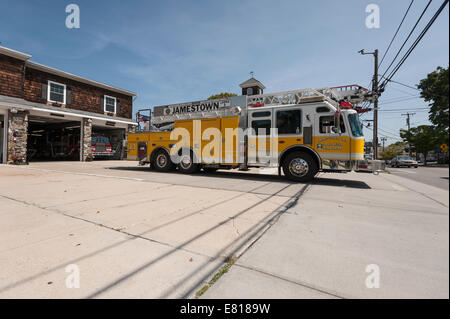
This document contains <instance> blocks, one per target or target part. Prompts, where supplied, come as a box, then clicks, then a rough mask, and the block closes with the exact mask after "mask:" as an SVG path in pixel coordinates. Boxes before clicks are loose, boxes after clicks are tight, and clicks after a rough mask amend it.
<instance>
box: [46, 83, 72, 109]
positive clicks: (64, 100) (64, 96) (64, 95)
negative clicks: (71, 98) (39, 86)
mask: <svg viewBox="0 0 450 319" xmlns="http://www.w3.org/2000/svg"><path fill="white" fill-rule="evenodd" d="M51 84H56V85H60V86H62V87H64V93H63V101H62V102H60V101H53V100H51V99H50V86H51ZM66 93H67V86H66V85H65V84H62V83H58V82H55V81H50V80H48V81H47V101H48V102H52V103H58V104H66Z"/></svg>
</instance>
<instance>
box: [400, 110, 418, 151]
mask: <svg viewBox="0 0 450 319" xmlns="http://www.w3.org/2000/svg"><path fill="white" fill-rule="evenodd" d="M415 114H416V113H409V112H406V113H404V114H402V116H406V125H407V126H408V135H409V131H410V130H411V120H410V117H411V116H413V115H415ZM408 146H409V156H411V155H412V151H411V144H408Z"/></svg>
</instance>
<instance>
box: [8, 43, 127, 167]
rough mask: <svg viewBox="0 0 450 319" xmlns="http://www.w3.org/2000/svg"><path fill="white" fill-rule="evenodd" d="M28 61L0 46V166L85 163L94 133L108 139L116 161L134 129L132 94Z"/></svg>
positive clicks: (18, 53)
mask: <svg viewBox="0 0 450 319" xmlns="http://www.w3.org/2000/svg"><path fill="white" fill-rule="evenodd" d="M30 58H31V56H30V55H28V54H25V53H22V52H18V51H15V50H11V49H9V48H5V47H2V46H0V163H2V162H3V163H6V162H17V163H26V162H28V161H32V160H55V159H56V160H57V159H61V160H69V159H71V160H80V161H86V160H89V159H91V158H92V146H93V145H92V140H91V138H92V136H93V135H94V136H100V137H108V139H109V141H110V144H111V145H112V146H111V148H112V149H113V150H114V154H116V157H119V158H120V157H121V154H124V153H125V152H124V144H125V143H124V141H125V139H126V132H127V131H128V130H131V129H132V128H133V127H134V126H135V125H136V123H135V121H133V120H132V108H133V98H134V97H135V96H136V93H134V92H130V91H127V90H124V89H120V88H116V87H112V86H109V85H107V84H103V83H99V82H96V81H92V80H89V79H86V78H82V77H79V76H76V75H73V74H70V73H67V72H64V71H60V70H57V69H54V68H51V67H48V66H45V65H41V64H38V63H36V62H32V61H30ZM94 146H95V145H94ZM98 147H100V146H98ZM101 147H104V145H103V146H101ZM96 152H99V150H98V149H97V150H96Z"/></svg>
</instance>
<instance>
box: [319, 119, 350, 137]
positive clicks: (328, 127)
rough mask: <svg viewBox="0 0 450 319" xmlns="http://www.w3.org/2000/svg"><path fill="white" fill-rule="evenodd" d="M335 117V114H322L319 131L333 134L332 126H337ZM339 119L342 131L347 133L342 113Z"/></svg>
mask: <svg viewBox="0 0 450 319" xmlns="http://www.w3.org/2000/svg"><path fill="white" fill-rule="evenodd" d="M335 119H336V118H335V117H334V116H321V117H320V120H319V132H320V133H322V134H333V133H334V132H333V131H332V127H334V126H335V125H334V121H335ZM339 120H340V121H339V122H340V129H341V133H345V123H344V118H343V117H342V115H341V117H340V119H339Z"/></svg>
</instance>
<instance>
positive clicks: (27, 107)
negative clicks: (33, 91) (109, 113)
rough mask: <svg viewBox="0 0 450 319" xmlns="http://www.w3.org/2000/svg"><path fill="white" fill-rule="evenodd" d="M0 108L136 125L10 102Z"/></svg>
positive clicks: (0, 103)
mask: <svg viewBox="0 0 450 319" xmlns="http://www.w3.org/2000/svg"><path fill="white" fill-rule="evenodd" d="M2 106H4V107H5V108H6V109H10V108H13V107H16V108H18V109H26V110H32V111H38V112H44V113H54V114H62V115H67V116H72V117H75V118H86V119H96V120H100V121H104V122H116V123H124V124H129V125H134V126H137V125H138V124H137V123H136V122H134V121H132V120H130V121H122V120H117V119H115V118H108V119H107V118H103V117H98V116H92V115H84V114H77V113H71V112H64V111H56V110H48V109H41V108H39V107H35V106H28V105H22V104H17V103H10V102H8V103H6V102H0V107H2Z"/></svg>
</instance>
